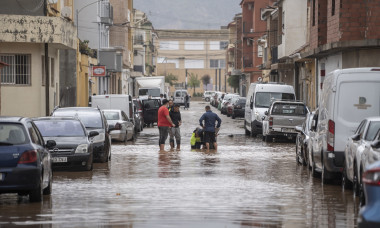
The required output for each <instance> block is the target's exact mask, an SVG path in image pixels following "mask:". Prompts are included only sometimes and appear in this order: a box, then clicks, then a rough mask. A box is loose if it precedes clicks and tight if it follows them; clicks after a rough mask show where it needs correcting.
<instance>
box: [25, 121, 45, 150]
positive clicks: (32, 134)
mask: <svg viewBox="0 0 380 228" xmlns="http://www.w3.org/2000/svg"><path fill="white" fill-rule="evenodd" d="M26 125H27V127H28V131H29V135H30V138H31V139H32V142H33V143H34V144H38V145H41V146H43V143H42V142H41V141H40V138H38V134H37V132H36V130H35V129H34V128H33V125H32V124H31V123H30V122H29V123H27V124H26Z"/></svg>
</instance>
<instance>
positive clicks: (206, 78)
mask: <svg viewBox="0 0 380 228" xmlns="http://www.w3.org/2000/svg"><path fill="white" fill-rule="evenodd" d="M201 80H202V83H203V85H205V86H206V90H207V85H208V84H210V81H211V77H210V75H208V74H205V75H203V76H202V78H201Z"/></svg>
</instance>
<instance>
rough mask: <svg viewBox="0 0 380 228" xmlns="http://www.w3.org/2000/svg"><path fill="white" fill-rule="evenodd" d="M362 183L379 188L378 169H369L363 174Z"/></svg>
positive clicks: (379, 173)
mask: <svg viewBox="0 0 380 228" xmlns="http://www.w3.org/2000/svg"><path fill="white" fill-rule="evenodd" d="M363 182H364V183H366V184H369V185H376V186H380V168H376V169H370V170H368V171H366V172H364V173H363Z"/></svg>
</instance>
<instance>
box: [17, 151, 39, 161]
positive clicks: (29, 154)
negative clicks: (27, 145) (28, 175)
mask: <svg viewBox="0 0 380 228" xmlns="http://www.w3.org/2000/svg"><path fill="white" fill-rule="evenodd" d="M36 161H37V151H35V150H29V151H25V152H24V153H23V154H22V155H21V157H20V160H19V161H18V164H28V163H34V162H36Z"/></svg>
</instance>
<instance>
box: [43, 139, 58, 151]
mask: <svg viewBox="0 0 380 228" xmlns="http://www.w3.org/2000/svg"><path fill="white" fill-rule="evenodd" d="M56 145H57V143H56V142H55V141H54V140H48V141H47V142H46V148H48V149H53V148H54V147H55V146H56Z"/></svg>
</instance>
